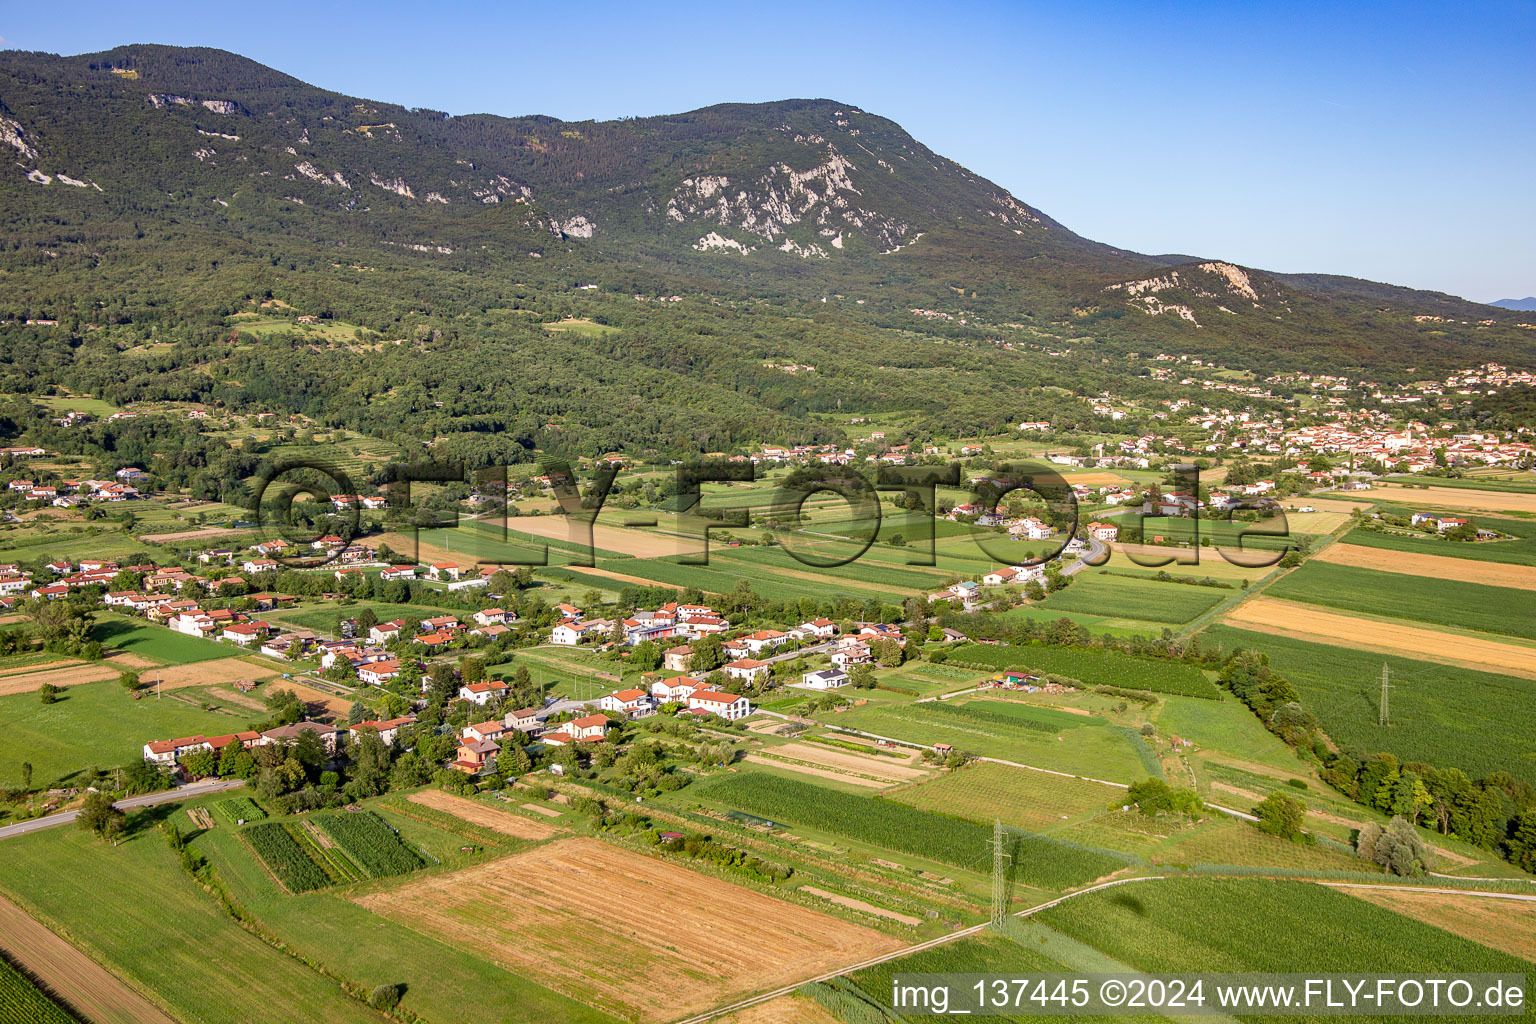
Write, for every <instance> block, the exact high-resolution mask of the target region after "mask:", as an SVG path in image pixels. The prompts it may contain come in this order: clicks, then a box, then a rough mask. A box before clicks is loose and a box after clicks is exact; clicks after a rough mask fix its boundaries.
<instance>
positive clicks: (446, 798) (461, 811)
mask: <svg viewBox="0 0 1536 1024" xmlns="http://www.w3.org/2000/svg"><path fill="white" fill-rule="evenodd" d="M407 799H409V800H410V802H411V803H413V804H421V805H422V806H423V807H430V808H432V809H433V810H435V811H444V812H446V813H448V814H451V815H453V816H454V817H455V818H463V819H464V820H465V821H467V822H469V823H470V824H472V825H481V826H483V827H485V828H488V829H492V830H493V831H496V832H500V833H501V834H502V835H504V836H514V837H516V838H518V839H548V838H549V837H550V836H555V835H559V834H560V833H561V831H563V830H562V829H558V828H554V827H553V826H551V825H546V824H544V823H543V822H541V821H533V820H532V819H530V818H525V817H523V816H522V815H521V814H512V813H510V812H508V811H498V810H497V809H496V808H494V807H487V806H485V805H484V804H481V803H476V802H475V801H473V800H466V799H465V798H464V797H461V796H454V795H453V794H452V793H444V792H443V791H442V790H440V789H429V790H425V791H423V792H420V793H412V794H411V795H410V796H409V797H408V798H407Z"/></svg>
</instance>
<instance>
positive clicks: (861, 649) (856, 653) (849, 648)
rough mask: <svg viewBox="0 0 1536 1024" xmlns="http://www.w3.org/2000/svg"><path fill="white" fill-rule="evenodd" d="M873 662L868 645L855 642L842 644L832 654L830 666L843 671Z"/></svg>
mask: <svg viewBox="0 0 1536 1024" xmlns="http://www.w3.org/2000/svg"><path fill="white" fill-rule="evenodd" d="M873 660H874V656H873V655H872V654H870V652H869V645H868V644H866V643H861V642H859V641H857V640H854V641H849V642H847V643H844V644H842V645H840V646H839V647H838V648H837V649H836V650H834V651H833V652H832V664H833V665H835V666H836V667H838V668H840V669H843V670H844V671H846V670H847V669H848V668H849V667H851V666H853V665H867V664H869V663H870V662H871V661H873Z"/></svg>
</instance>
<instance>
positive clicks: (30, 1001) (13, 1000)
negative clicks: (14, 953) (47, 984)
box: [0, 959, 75, 1024]
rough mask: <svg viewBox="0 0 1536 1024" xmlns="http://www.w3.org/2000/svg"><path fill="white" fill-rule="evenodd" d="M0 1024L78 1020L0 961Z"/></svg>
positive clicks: (70, 1023)
mask: <svg viewBox="0 0 1536 1024" xmlns="http://www.w3.org/2000/svg"><path fill="white" fill-rule="evenodd" d="M0 1024H75V1018H73V1017H71V1016H70V1015H69V1014H68V1013H65V1012H64V1010H63V1009H61V1008H60V1007H59V1006H58V1004H57V1003H55V1002H54V1001H53V1000H51V999H49V998H48V997H47V996H45V995H43V993H42V992H40V991H38V988H37V986H36V985H33V984H32V982H31V981H29V980H27V978H26V976H25V975H23V974H21V973H20V972H19V971H17V970H16V969H15V968H13V967H12V966H11V965H10V964H8V963H6V962H5V960H4V959H0Z"/></svg>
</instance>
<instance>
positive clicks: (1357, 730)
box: [1200, 626, 1536, 784]
mask: <svg viewBox="0 0 1536 1024" xmlns="http://www.w3.org/2000/svg"><path fill="white" fill-rule="evenodd" d="M1200 635H1201V637H1202V638H1203V639H1204V640H1206V641H1208V642H1210V643H1216V644H1221V645H1222V646H1223V647H1225V648H1227V649H1228V650H1232V649H1236V648H1239V647H1247V648H1251V649H1253V650H1257V651H1262V652H1264V653H1265V654H1267V655H1269V660H1270V665H1271V666H1272V667H1273V668H1274V669H1275V671H1277V672H1279V673H1280V674H1281V675H1283V676H1285V677H1286V678H1287V679H1289V680H1290V681H1291V682H1292V683H1294V684H1295V685H1296V689H1297V690H1298V691H1299V692H1300V693H1301V699H1302V703H1303V704H1305V705H1306V706H1307V708H1308V709H1310V710H1311V711H1312V713H1313V714H1315V715H1316V716H1317V718H1318V721H1319V722H1321V723H1322V726H1323V728H1324V730H1326V731H1327V733H1328V735H1329V736H1331V737H1332V738H1333V739H1334V741H1335V742H1337V743H1339V744H1342V745H1346V746H1357V747H1359V748H1361V749H1362V750H1365V751H1366V752H1368V753H1374V752H1376V751H1387V752H1389V753H1392V754H1395V755H1397V757H1398V758H1399V759H1400V760H1404V761H1427V762H1429V763H1430V764H1434V765H1440V766H1445V767H1451V766H1454V767H1457V768H1460V769H1461V770H1462V771H1464V772H1466V773H1467V774H1468V775H1470V776H1471V777H1472V778H1474V779H1477V778H1481V777H1483V776H1485V775H1487V774H1488V773H1490V772H1494V771H1500V770H1502V771H1507V772H1509V773H1510V774H1511V775H1513V776H1515V777H1516V778H1518V779H1523V780H1524V781H1526V782H1529V783H1532V784H1536V716H1533V715H1532V714H1531V707H1532V702H1533V700H1536V681H1533V680H1529V679H1518V678H1515V677H1513V676H1501V675H1495V674H1494V673H1491V672H1477V671H1474V670H1472V669H1464V668H1456V667H1454V666H1451V665H1439V664H1434V663H1431V662H1426V661H1415V660H1413V659H1411V658H1400V657H1396V656H1392V655H1382V654H1372V653H1369V652H1366V651H1354V650H1349V649H1347V648H1343V647H1333V646H1329V645H1326V644H1316V643H1308V642H1306V641H1304V640H1293V639H1289V638H1287V637H1279V636H1273V635H1270V634H1268V633H1254V632H1249V631H1247V630H1240V629H1233V628H1232V627H1230V626H1212V627H1210V628H1208V629H1206V630H1205V631H1203V632H1202V633H1201V634H1200ZM1383 663H1385V664H1386V665H1388V666H1389V668H1390V671H1391V682H1392V687H1393V689H1392V700H1391V708H1392V724H1391V725H1390V726H1388V727H1387V728H1382V727H1381V726H1379V725H1377V710H1378V707H1377V706H1378V703H1379V700H1380V694H1381V666H1382V664H1383Z"/></svg>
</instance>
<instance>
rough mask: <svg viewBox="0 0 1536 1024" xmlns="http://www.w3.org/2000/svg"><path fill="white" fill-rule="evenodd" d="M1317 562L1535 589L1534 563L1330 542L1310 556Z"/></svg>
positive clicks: (1495, 585)
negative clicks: (1489, 560)
mask: <svg viewBox="0 0 1536 1024" xmlns="http://www.w3.org/2000/svg"><path fill="white" fill-rule="evenodd" d="M1313 557H1314V558H1316V559H1317V560H1318V561H1319V562H1336V563H1338V564H1339V565H1352V566H1355V567H1357V568H1360V569H1376V570H1379V571H1380V572H1395V573H1400V574H1402V575H1404V576H1428V577H1430V578H1432V579H1437V580H1460V581H1461V582H1463V583H1482V584H1485V585H1487V586H1490V587H1516V588H1518V589H1520V590H1536V566H1530V565H1505V564H1503V563H1501V562H1479V561H1476V560H1474V559H1470V558H1452V557H1450V556H1448V555H1425V554H1421V553H1419V552H1417V551H1388V550H1386V549H1383V548H1367V547H1362V546H1361V545H1359V544H1332V545H1329V546H1328V547H1327V548H1324V549H1323V550H1322V551H1320V552H1319V553H1318V554H1316V555H1314V556H1313Z"/></svg>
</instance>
